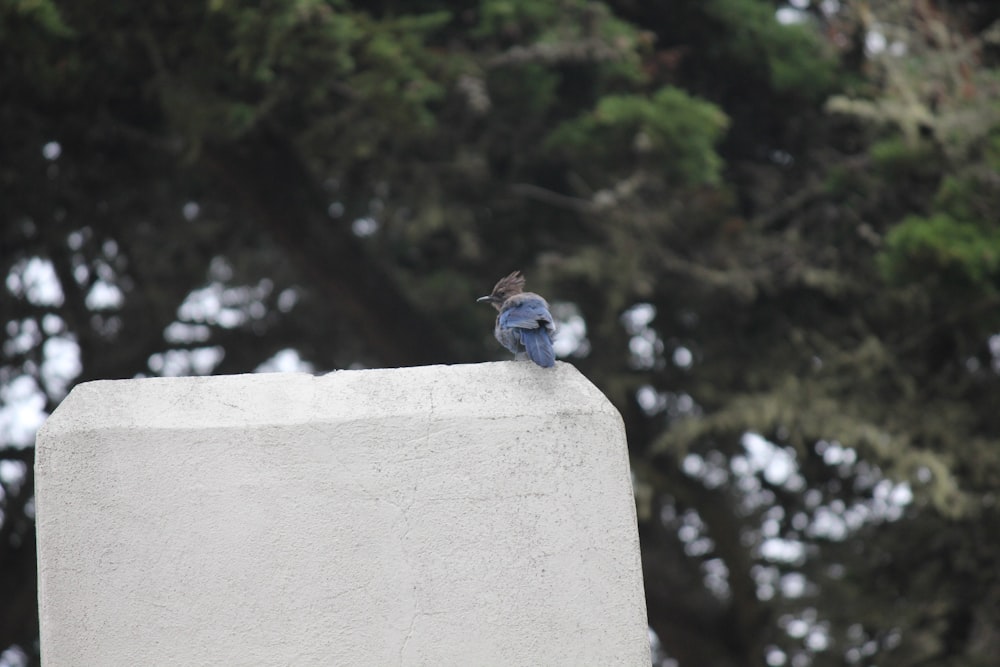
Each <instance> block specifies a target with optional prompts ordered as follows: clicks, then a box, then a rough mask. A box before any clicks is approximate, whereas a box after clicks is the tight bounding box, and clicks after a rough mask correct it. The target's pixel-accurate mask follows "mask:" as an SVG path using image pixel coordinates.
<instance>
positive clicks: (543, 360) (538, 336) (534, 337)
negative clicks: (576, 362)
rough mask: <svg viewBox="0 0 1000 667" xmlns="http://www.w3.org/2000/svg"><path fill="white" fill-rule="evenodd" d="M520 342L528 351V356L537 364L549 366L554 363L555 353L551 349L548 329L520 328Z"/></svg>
mask: <svg viewBox="0 0 1000 667" xmlns="http://www.w3.org/2000/svg"><path fill="white" fill-rule="evenodd" d="M521 342H522V343H523V344H524V349H525V350H526V351H527V352H528V358H530V359H531V360H532V361H534V362H535V363H536V364H538V365H539V366H542V367H544V368H549V367H550V366H555V364H556V353H555V352H553V351H552V338H551V337H550V336H549V332H548V329H545V328H544V327H539V328H537V329H521Z"/></svg>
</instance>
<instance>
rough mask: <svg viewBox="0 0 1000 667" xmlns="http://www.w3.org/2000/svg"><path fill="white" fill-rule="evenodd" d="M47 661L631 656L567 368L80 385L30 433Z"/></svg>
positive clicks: (595, 429) (500, 366)
mask: <svg viewBox="0 0 1000 667" xmlns="http://www.w3.org/2000/svg"><path fill="white" fill-rule="evenodd" d="M36 473H37V482H36V483H37V519H38V553H39V599H40V605H41V647H42V659H43V664H44V665H45V666H46V667H69V666H74V667H78V666H81V665H87V666H88V667H119V666H120V667H134V666H142V667H150V666H156V665H171V666H174V665H222V666H227V667H230V666H236V665H253V666H255V667H256V666H259V665H294V666H296V667H297V666H309V665H317V666H318V665H322V666H323V667H328V666H354V665H372V666H377V667H385V666H386V665H427V666H434V667H438V666H447V665H455V666H461V667H470V666H473V667H474V666H480V665H497V666H503V667H516V666H518V665H524V666H530V667H553V666H559V665H567V666H570V665H572V666H573V667H581V666H589V665H593V666H595V667H603V666H609V665H629V666H635V667H638V666H640V665H641V666H643V667H646V666H647V665H649V664H650V663H649V650H648V643H647V634H646V613H645V601H644V598H643V590H642V574H641V569H640V563H639V545H638V537H637V533H636V523H635V511H634V505H633V500H632V489H631V485H630V479H629V469H628V460H627V456H626V448H625V436H624V431H623V427H622V423H621V418H620V416H619V415H618V413H617V412H616V411H615V409H614V408H613V407H612V406H611V404H610V403H609V402H608V401H607V399H606V398H605V397H604V396H603V395H602V394H601V393H600V392H599V391H598V390H597V389H596V388H595V387H594V386H593V385H592V384H591V383H590V382H589V381H588V380H587V379H586V378H584V377H583V376H582V375H580V373H579V372H577V371H576V369H575V368H573V367H572V366H570V365H567V364H559V365H558V366H557V367H556V368H555V369H549V370H545V369H541V368H538V367H537V366H535V365H534V364H530V363H525V362H521V363H518V362H501V363H487V364H476V365H466V366H430V367H422V368H405V369H392V370H369V371H341V372H336V373H332V374H329V375H326V376H323V377H312V376H310V375H303V374H275V375H240V376H229V377H211V378H176V379H148V380H122V381H102V382H91V383H87V384H84V385H80V386H78V387H77V388H76V389H74V390H73V392H72V393H71V394H70V396H69V397H68V398H67V399H66V400H65V401H64V402H63V404H62V405H61V406H60V407H59V409H58V410H56V412H55V413H54V414H53V415H52V416H51V418H50V419H49V420H48V422H47V423H46V424H45V426H44V428H43V429H42V432H41V433H40V434H39V436H38V452H37V464H36Z"/></svg>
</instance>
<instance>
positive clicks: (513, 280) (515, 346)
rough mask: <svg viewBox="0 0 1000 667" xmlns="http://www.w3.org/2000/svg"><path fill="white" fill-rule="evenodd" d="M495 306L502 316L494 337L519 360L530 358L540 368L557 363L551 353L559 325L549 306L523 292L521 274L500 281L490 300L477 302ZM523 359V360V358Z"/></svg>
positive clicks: (498, 316) (499, 315)
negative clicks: (553, 319) (553, 338)
mask: <svg viewBox="0 0 1000 667" xmlns="http://www.w3.org/2000/svg"><path fill="white" fill-rule="evenodd" d="M476 301H482V302H485V303H491V304H493V307H494V308H496V309H497V311H498V312H499V314H498V315H497V323H496V326H494V327H493V335H494V336H496V339H497V340H498V341H500V344H501V345H503V346H504V347H505V348H507V349H508V350H510V351H511V352H513V353H514V358H515V359H517V358H519V357H521V355H524V354H527V355H528V358H529V359H531V360H532V361H534V362H535V363H536V364H538V365H539V366H542V367H544V368H549V367H550V366H554V365H555V363H556V355H555V352H553V351H552V336H553V335H554V334H555V332H556V325H555V323H553V321H552V313H550V312H549V304H548V303H546V302H545V299H543V298H542V297H540V296H538V295H537V294H535V293H534V292H525V291H524V276H522V275H521V272H520V271H515V272H514V273H512V274H510V275H509V276H506V277H505V278H501V279H500V281H499V282H498V283H497V284H496V286H494V287H493V292H492V293H491V294H490V295H489V296H482V297H479V298H478V299H476ZM522 358H523V357H522Z"/></svg>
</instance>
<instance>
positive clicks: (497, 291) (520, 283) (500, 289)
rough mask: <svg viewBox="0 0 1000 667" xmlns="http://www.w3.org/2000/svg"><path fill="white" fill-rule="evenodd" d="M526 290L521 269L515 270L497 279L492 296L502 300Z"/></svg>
mask: <svg viewBox="0 0 1000 667" xmlns="http://www.w3.org/2000/svg"><path fill="white" fill-rule="evenodd" d="M523 291H524V276H522V275H521V272H520V271H514V272H513V273H511V274H510V275H509V276H505V277H503V278H501V279H500V280H498V281H497V284H496V285H494V286H493V294H492V296H494V297H497V298H498V299H500V301H501V302H502V301H503V300H505V299H508V298H510V297H511V296H513V295H515V294H520V293H521V292H523Z"/></svg>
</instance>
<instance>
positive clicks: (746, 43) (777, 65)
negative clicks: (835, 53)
mask: <svg viewBox="0 0 1000 667" xmlns="http://www.w3.org/2000/svg"><path fill="white" fill-rule="evenodd" d="M705 11H706V13H708V14H709V15H710V16H712V17H713V18H715V19H716V20H717V21H719V22H721V23H722V24H723V25H724V26H725V33H726V37H725V39H722V40H720V43H719V45H718V46H717V47H716V48H718V49H720V50H725V51H728V52H731V53H732V54H733V57H734V58H735V59H737V60H739V61H742V62H754V61H759V62H762V63H763V65H764V67H765V68H766V73H767V75H766V78H767V81H768V82H769V83H770V85H771V87H772V88H773V89H774V90H775V91H776V92H779V93H790V94H794V95H796V96H800V97H806V98H809V99H814V100H819V99H821V97H822V96H823V95H825V94H827V93H829V92H830V90H831V87H832V85H833V82H834V79H835V68H836V62H835V61H834V60H833V58H831V57H830V56H829V51H828V47H827V46H826V45H825V44H824V43H823V42H822V41H821V40H820V39H819V38H818V36H817V34H816V32H815V31H813V30H811V29H810V28H809V27H807V26H804V25H782V24H781V23H778V21H777V19H775V16H774V3H773V2H768V1H767V0H709V1H708V2H706V3H705Z"/></svg>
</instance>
